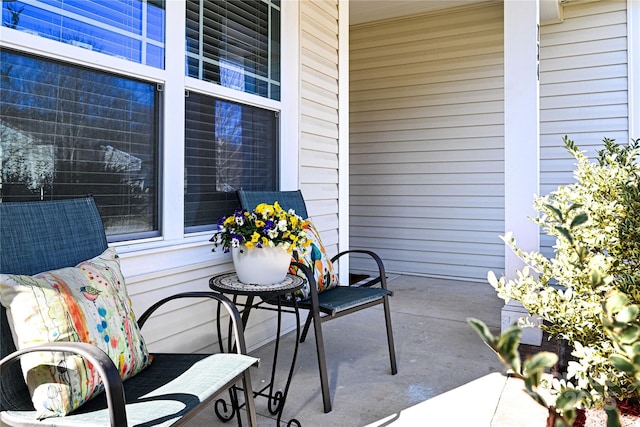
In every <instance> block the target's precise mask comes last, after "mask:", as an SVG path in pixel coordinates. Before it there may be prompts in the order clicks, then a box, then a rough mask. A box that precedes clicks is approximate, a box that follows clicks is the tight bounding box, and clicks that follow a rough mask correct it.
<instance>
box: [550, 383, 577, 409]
mask: <svg viewBox="0 0 640 427" xmlns="http://www.w3.org/2000/svg"><path fill="white" fill-rule="evenodd" d="M579 403H580V391H579V390H577V389H575V388H567V389H564V390H562V391H561V392H560V394H559V395H558V397H557V398H556V408H558V409H559V410H560V412H566V411H568V410H572V409H575V408H576V407H577V406H578V404H579Z"/></svg>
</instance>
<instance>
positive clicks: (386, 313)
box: [382, 295, 398, 375]
mask: <svg viewBox="0 0 640 427" xmlns="http://www.w3.org/2000/svg"><path fill="white" fill-rule="evenodd" d="M383 298H384V302H383V303H382V304H383V305H384V321H385V323H386V325H387V343H388V344H389V360H390V361H391V375H395V374H397V373H398V365H397V363H396V347H395V345H394V343H393V330H392V329H391V309H390V308H389V296H387V295H385V296H384V297H383Z"/></svg>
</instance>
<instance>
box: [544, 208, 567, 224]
mask: <svg viewBox="0 0 640 427" xmlns="http://www.w3.org/2000/svg"><path fill="white" fill-rule="evenodd" d="M544 207H545V208H547V209H549V210H550V211H552V212H553V213H554V215H555V217H556V219H557V220H558V222H564V217H563V216H562V212H561V211H560V209H558V208H556V207H555V206H553V205H544Z"/></svg>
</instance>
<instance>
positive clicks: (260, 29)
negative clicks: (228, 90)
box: [186, 0, 280, 99]
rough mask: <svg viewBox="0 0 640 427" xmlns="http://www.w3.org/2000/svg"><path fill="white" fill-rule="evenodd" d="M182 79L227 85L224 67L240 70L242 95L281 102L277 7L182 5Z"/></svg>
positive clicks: (191, 1)
mask: <svg viewBox="0 0 640 427" xmlns="http://www.w3.org/2000/svg"><path fill="white" fill-rule="evenodd" d="M186 43H187V75H188V76H190V77H195V78H198V79H200V80H206V81H210V82H214V83H217V84H220V85H223V86H226V82H225V81H224V78H223V73H224V71H223V70H224V68H225V66H226V64H234V65H235V66H237V67H239V68H241V69H242V70H243V72H244V73H243V79H244V84H243V85H242V90H243V91H246V92H248V93H253V94H257V95H261V96H264V97H267V98H271V99H279V97H280V64H279V58H280V54H279V52H280V3H279V2H275V1H259V0H254V1H207V0H188V1H187V22H186Z"/></svg>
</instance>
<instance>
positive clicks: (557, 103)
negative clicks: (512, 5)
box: [540, 0, 629, 255]
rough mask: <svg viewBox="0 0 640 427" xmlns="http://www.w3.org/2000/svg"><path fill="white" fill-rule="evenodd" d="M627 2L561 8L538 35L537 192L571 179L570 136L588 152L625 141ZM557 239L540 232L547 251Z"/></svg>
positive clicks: (591, 152)
mask: <svg viewBox="0 0 640 427" xmlns="http://www.w3.org/2000/svg"><path fill="white" fill-rule="evenodd" d="M626 16H627V14H626V1H621V0H616V1H598V2H592V3H584V4H575V5H572V4H569V5H567V6H565V7H564V18H565V20H564V22H562V23H557V24H550V25H544V26H542V28H541V36H540V39H541V40H540V45H541V48H540V71H541V73H540V192H541V194H547V193H549V192H551V191H553V190H555V189H556V188H557V187H558V186H559V185H563V184H568V183H570V182H573V170H574V164H575V161H574V160H573V158H571V157H570V156H569V155H568V154H567V152H566V150H565V149H564V147H563V143H562V137H563V136H564V135H568V136H569V138H571V139H573V140H574V141H575V142H576V144H577V145H578V146H579V147H580V149H582V150H585V151H587V153H588V154H589V155H590V156H593V155H595V151H596V150H598V149H600V148H602V139H603V138H604V137H608V138H613V139H616V140H617V141H619V142H628V138H629V134H628V126H629V124H628V111H627V110H628V108H627V105H628V104H627V103H628V101H627V98H628V95H627V38H626V35H627V29H626ZM554 243H555V242H554V241H553V239H550V238H548V237H547V236H545V235H542V236H541V241H540V244H541V248H542V250H543V252H544V253H546V254H547V255H551V254H552V253H553V249H552V246H553V244H554Z"/></svg>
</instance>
